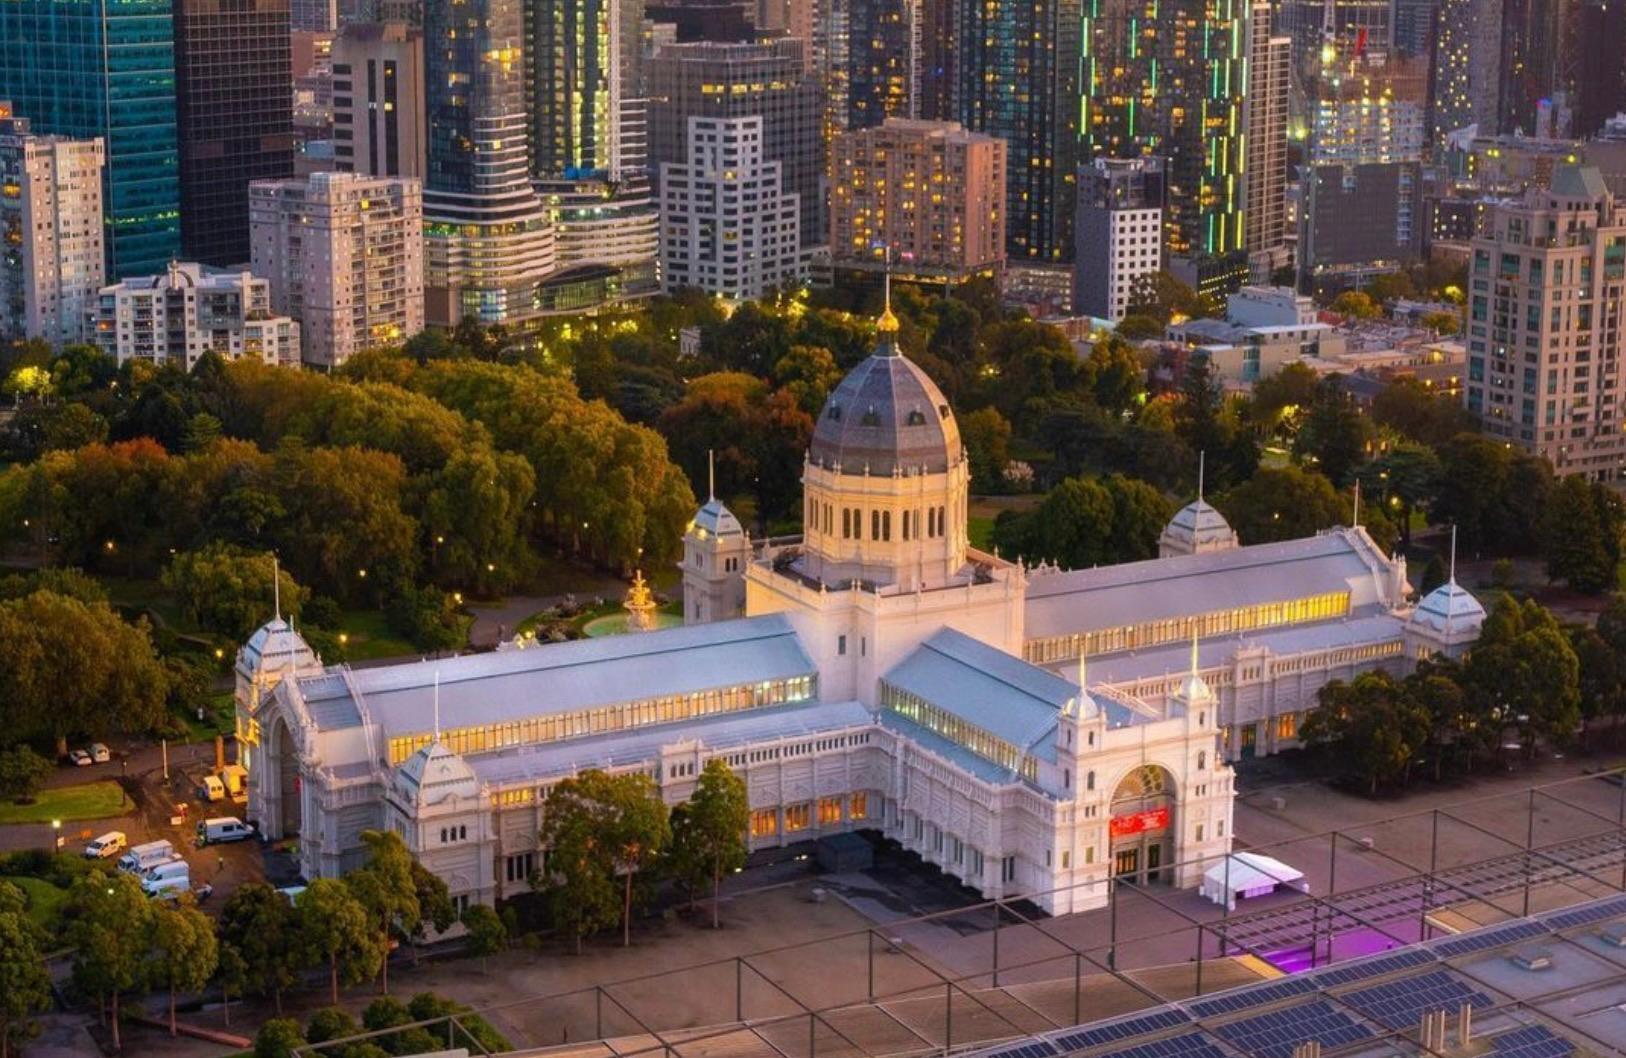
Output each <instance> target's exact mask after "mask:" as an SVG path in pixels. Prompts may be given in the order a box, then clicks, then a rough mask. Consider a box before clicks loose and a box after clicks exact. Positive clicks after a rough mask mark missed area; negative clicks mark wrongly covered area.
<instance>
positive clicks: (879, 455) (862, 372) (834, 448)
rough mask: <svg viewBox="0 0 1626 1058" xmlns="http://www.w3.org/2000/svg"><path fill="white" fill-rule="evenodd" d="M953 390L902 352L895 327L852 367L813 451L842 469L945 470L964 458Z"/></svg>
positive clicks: (815, 458)
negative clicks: (950, 392) (893, 332)
mask: <svg viewBox="0 0 1626 1058" xmlns="http://www.w3.org/2000/svg"><path fill="white" fill-rule="evenodd" d="M960 458H961V445H960V428H959V426H958V425H956V424H955V422H954V413H953V412H952V411H950V410H949V405H948V398H947V397H944V396H943V391H942V390H940V389H938V388H937V383H935V382H933V381H932V380H931V379H930V378H928V377H927V375H926V372H924V371H922V370H921V369H920V367H919V366H918V365H916V364H914V363H913V362H911V361H910V360H909V359H908V358H907V357H905V356H902V355H900V354H899V353H898V348H897V345H896V343H895V342H894V340H893V339H892V337H891V332H889V331H885V330H883V331H882V340H881V344H880V347H879V348H877V349H876V350H875V352H874V353H873V354H872V355H871V356H870V357H869V359H867V360H865V361H864V362H863V363H861V364H859V365H858V366H857V367H855V368H853V369H852V371H851V372H849V373H848V375H847V377H846V378H844V379H842V380H841V384H840V385H838V386H836V388H835V390H834V392H832V393H831V394H830V398H829V399H828V400H826V401H825V402H824V410H823V411H821V412H819V421H818V424H817V425H816V426H814V428H813V443H812V444H811V445H810V446H809V448H808V459H809V460H810V461H811V462H813V463H815V464H817V465H818V466H821V467H825V468H827V469H830V470H836V469H839V470H840V471H841V472H842V473H843V474H869V475H872V476H890V475H892V474H893V473H894V472H896V473H900V474H909V473H915V472H917V471H924V472H926V473H928V474H941V473H944V472H945V471H947V470H948V469H949V467H951V466H955V465H956V464H958V463H959V462H960Z"/></svg>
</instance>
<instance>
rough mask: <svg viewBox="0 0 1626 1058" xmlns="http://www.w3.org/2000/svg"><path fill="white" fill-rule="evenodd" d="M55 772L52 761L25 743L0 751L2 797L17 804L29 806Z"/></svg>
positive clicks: (0, 792) (0, 793)
mask: <svg viewBox="0 0 1626 1058" xmlns="http://www.w3.org/2000/svg"><path fill="white" fill-rule="evenodd" d="M53 770H55V768H54V765H52V764H51V762H50V760H48V759H47V758H45V757H43V756H41V755H40V754H38V753H35V752H34V750H33V748H32V747H30V746H27V745H25V744H23V743H18V744H17V745H15V746H12V747H11V748H10V749H8V750H4V751H0V797H4V798H5V799H6V800H8V801H13V802H15V803H17V804H28V803H29V802H31V801H33V800H34V796H35V795H36V794H38V793H39V792H40V788H41V787H43V786H44V785H45V780H46V779H48V778H49V777H50V775H51V772H52V771H53Z"/></svg>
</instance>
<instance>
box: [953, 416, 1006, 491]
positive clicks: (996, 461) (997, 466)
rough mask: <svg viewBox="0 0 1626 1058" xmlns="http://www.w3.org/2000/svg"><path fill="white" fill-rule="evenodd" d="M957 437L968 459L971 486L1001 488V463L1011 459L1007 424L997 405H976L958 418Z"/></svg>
mask: <svg viewBox="0 0 1626 1058" xmlns="http://www.w3.org/2000/svg"><path fill="white" fill-rule="evenodd" d="M960 436H961V437H962V438H963V439H964V440H965V448H966V452H967V453H968V455H969V456H970V459H971V481H972V482H973V484H972V488H974V489H975V490H976V491H977V492H979V493H983V494H987V493H997V492H1003V491H1005V465H1006V464H1007V463H1009V462H1010V459H1011V451H1010V445H1011V424H1010V421H1009V420H1008V419H1006V418H1005V416H1003V415H1001V414H1000V413H999V409H998V408H992V407H990V408H978V409H977V410H976V411H973V412H969V413H968V414H966V415H964V416H962V417H961V418H960Z"/></svg>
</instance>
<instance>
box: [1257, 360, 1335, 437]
mask: <svg viewBox="0 0 1626 1058" xmlns="http://www.w3.org/2000/svg"><path fill="white" fill-rule="evenodd" d="M1320 384H1321V376H1319V375H1317V374H1316V373H1315V369H1314V368H1312V367H1310V366H1309V365H1308V364H1305V363H1302V362H1300V361H1294V362H1292V363H1290V364H1286V365H1284V366H1283V367H1282V369H1281V370H1280V371H1277V372H1276V373H1275V374H1272V375H1267V376H1265V377H1264V378H1261V379H1260V380H1259V381H1257V382H1255V383H1254V384H1253V403H1252V404H1251V405H1250V406H1249V409H1248V410H1249V413H1250V416H1251V418H1252V419H1253V421H1254V423H1255V425H1256V426H1257V428H1258V429H1259V430H1260V431H1262V432H1263V433H1264V434H1265V435H1266V436H1267V437H1268V436H1271V435H1281V436H1291V435H1292V433H1293V432H1294V431H1295V430H1296V429H1297V427H1298V422H1299V419H1300V417H1301V416H1302V415H1303V413H1304V411H1305V409H1307V408H1308V407H1309V406H1310V405H1311V403H1312V402H1314V400H1315V398H1316V393H1317V390H1318V388H1319V386H1320Z"/></svg>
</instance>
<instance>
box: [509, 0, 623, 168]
mask: <svg viewBox="0 0 1626 1058" xmlns="http://www.w3.org/2000/svg"><path fill="white" fill-rule="evenodd" d="M523 10H524V16H525V46H524V50H525V99H526V105H527V107H528V109H529V113H530V129H529V132H530V137H529V140H530V147H531V173H532V175H533V176H535V177H536V178H538V179H558V178H561V177H565V178H571V177H575V176H590V175H594V174H596V175H598V176H609V177H612V178H620V176H621V175H622V174H624V173H628V172H630V171H632V170H636V169H642V168H643V167H644V165H645V163H646V152H645V143H644V122H645V117H644V101H643V99H642V98H641V97H640V92H639V85H640V82H641V80H642V78H641V70H640V60H641V51H642V48H641V39H640V34H641V32H642V22H643V17H644V3H643V0H524V6H523Z"/></svg>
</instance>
